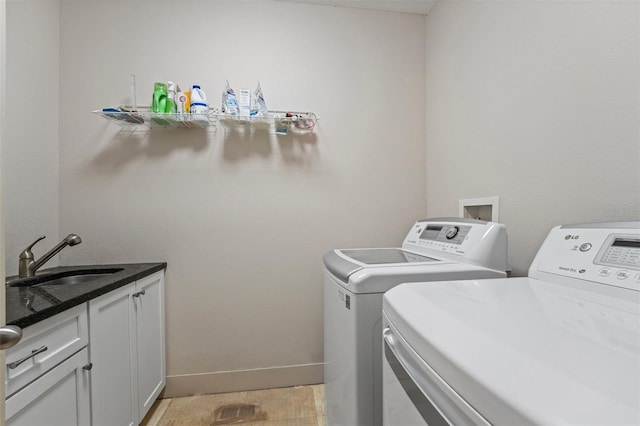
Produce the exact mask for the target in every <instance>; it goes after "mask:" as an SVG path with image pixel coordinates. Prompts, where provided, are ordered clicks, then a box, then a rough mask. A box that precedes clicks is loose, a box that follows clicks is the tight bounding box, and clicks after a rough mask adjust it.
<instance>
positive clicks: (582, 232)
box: [529, 222, 640, 291]
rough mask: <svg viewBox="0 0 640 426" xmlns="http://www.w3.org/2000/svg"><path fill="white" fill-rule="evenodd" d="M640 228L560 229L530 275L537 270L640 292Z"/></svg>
mask: <svg viewBox="0 0 640 426" xmlns="http://www.w3.org/2000/svg"><path fill="white" fill-rule="evenodd" d="M629 224H631V226H633V224H636V225H635V226H637V227H638V228H637V229H635V228H617V229H616V228H615V227H614V226H615V224H609V225H608V226H607V227H603V228H602V229H598V228H595V227H585V228H578V227H556V228H554V229H552V230H551V232H550V233H549V236H548V237H547V239H546V240H545V242H544V244H543V245H542V247H541V248H540V250H539V251H538V255H537V256H536V258H535V260H534V262H533V264H532V265H531V269H530V270H529V276H531V277H534V278H535V277H536V274H537V271H540V272H546V273H551V274H556V275H562V276H566V277H571V278H578V279H583V280H588V281H594V282H599V283H602V284H608V285H613V286H616V287H624V288H629V289H633V290H639V291H640V222H625V225H627V226H629Z"/></svg>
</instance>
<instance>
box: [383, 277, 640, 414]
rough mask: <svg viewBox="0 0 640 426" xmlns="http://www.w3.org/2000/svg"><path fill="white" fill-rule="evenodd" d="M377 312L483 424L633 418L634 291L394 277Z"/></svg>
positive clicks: (638, 407)
mask: <svg viewBox="0 0 640 426" xmlns="http://www.w3.org/2000/svg"><path fill="white" fill-rule="evenodd" d="M383 310H384V313H385V315H386V316H387V318H388V319H389V321H390V322H391V323H392V324H393V326H394V327H395V328H396V329H397V330H398V332H399V333H400V335H401V336H402V337H403V338H404V339H405V340H406V341H407V343H408V344H409V345H410V346H411V347H412V348H413V349H414V350H415V351H416V353H418V355H419V356H420V357H421V358H422V359H423V360H424V361H425V362H426V363H427V364H429V365H430V366H431V368H432V369H433V370H435V371H436V372H437V373H438V374H439V375H440V376H441V377H442V379H443V380H444V381H446V382H447V383H448V384H449V385H450V386H451V387H452V388H453V389H454V390H455V391H456V392H457V393H458V394H460V395H461V396H462V397H463V398H464V399H465V400H466V401H467V402H468V403H469V404H470V405H471V406H472V407H474V408H475V409H476V410H477V411H478V412H479V413H480V414H482V415H483V416H484V417H485V418H486V419H487V420H488V421H489V422H491V423H493V424H520V425H525V424H565V425H581V426H582V425H603V424H612V425H613V424H616V425H618V424H620V425H622V424H638V423H639V422H640V292H637V291H633V290H628V289H620V288H614V287H610V286H603V285H599V284H593V283H587V282H585V283H584V285H582V286H580V287H577V286H567V285H560V284H552V283H548V282H544V281H540V280H534V279H530V278H507V279H488V280H477V281H447V282H437V283H436V282H432V283H430V285H419V284H402V285H400V286H397V287H395V288H392V289H391V290H389V291H388V292H387V293H386V294H385V296H384V302H383Z"/></svg>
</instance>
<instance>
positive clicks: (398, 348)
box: [382, 316, 490, 426]
mask: <svg viewBox="0 0 640 426" xmlns="http://www.w3.org/2000/svg"><path fill="white" fill-rule="evenodd" d="M383 321H384V325H383V327H384V330H383V340H384V353H383V355H384V360H383V373H382V374H383V386H382V389H383V417H382V418H383V424H384V425H400V424H401V425H403V426H422V425H429V426H467V425H483V426H489V425H490V423H489V422H487V421H486V420H485V419H484V418H483V417H482V416H481V415H480V414H479V413H478V412H477V411H475V410H474V409H473V408H472V407H471V406H470V405H469V404H467V402H466V401H465V400H464V399H462V397H460V395H458V394H457V393H456V392H455V391H454V390H453V389H452V388H451V387H449V385H447V383H446V382H444V381H443V380H442V378H441V377H440V376H439V375H438V374H437V373H436V372H435V371H434V370H433V369H432V368H431V367H430V366H429V365H428V364H427V363H426V362H425V361H424V360H423V359H422V358H420V356H419V355H418V354H417V353H415V352H414V351H413V349H411V347H410V346H409V345H408V343H407V342H406V341H405V340H404V339H403V338H402V336H401V335H400V334H399V333H398V332H397V330H396V329H395V328H394V327H393V325H392V324H390V322H389V320H388V319H387V318H386V317H384V316H383Z"/></svg>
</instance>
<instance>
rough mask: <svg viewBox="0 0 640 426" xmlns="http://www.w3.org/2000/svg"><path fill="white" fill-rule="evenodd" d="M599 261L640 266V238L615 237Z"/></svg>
mask: <svg viewBox="0 0 640 426" xmlns="http://www.w3.org/2000/svg"><path fill="white" fill-rule="evenodd" d="M597 263H601V264H607V265H616V266H617V265H619V266H627V267H635V268H640V239H637V238H627V237H617V238H614V240H613V242H611V245H609V247H607V248H606V250H604V252H602V255H601V257H600V262H597Z"/></svg>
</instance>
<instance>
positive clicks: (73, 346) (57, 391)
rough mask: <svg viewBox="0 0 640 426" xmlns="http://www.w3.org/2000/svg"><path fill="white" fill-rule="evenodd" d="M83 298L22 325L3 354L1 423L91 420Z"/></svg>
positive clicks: (66, 424)
mask: <svg viewBox="0 0 640 426" xmlns="http://www.w3.org/2000/svg"><path fill="white" fill-rule="evenodd" d="M87 334H88V323H87V308H86V304H82V305H80V306H77V307H74V308H72V309H69V310H67V311H65V312H62V313H60V314H57V315H55V316H53V317H51V318H49V319H47V320H45V321H42V322H40V323H37V324H35V325H32V326H30V327H27V328H25V329H24V334H23V339H22V341H21V342H20V343H19V344H18V345H16V346H14V347H13V348H11V349H9V350H8V351H7V355H6V366H5V369H6V370H5V373H6V383H5V388H6V393H7V396H8V397H7V400H6V424H7V425H10V426H19V425H28V426H36V425H48V426H55V425H60V426H72V425H87V424H89V423H90V411H89V410H90V408H89V407H90V406H89V392H90V390H89V380H90V378H89V369H90V365H89V358H88V353H87V348H86V346H87Z"/></svg>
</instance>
